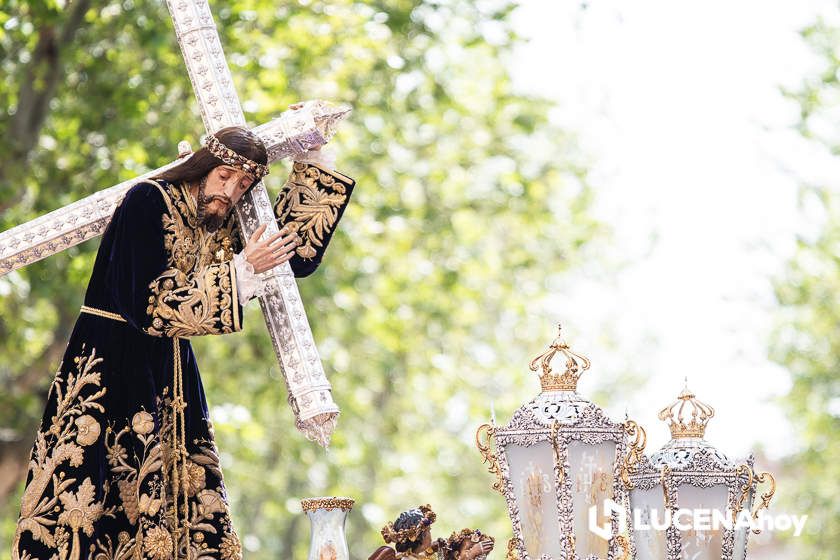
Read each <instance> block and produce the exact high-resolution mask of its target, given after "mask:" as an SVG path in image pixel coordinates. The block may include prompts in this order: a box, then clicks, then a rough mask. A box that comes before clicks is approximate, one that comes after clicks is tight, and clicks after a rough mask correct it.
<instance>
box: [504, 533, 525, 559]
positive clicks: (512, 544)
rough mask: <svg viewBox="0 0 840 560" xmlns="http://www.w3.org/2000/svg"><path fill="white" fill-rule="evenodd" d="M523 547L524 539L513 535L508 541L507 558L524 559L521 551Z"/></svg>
mask: <svg viewBox="0 0 840 560" xmlns="http://www.w3.org/2000/svg"><path fill="white" fill-rule="evenodd" d="M521 547H522V541H520V540H519V539H517V538H516V537H513V538H512V539H510V540H509V541H508V546H507V554H506V555H505V560H522V555H521V554H520V553H519V549H520V548H521Z"/></svg>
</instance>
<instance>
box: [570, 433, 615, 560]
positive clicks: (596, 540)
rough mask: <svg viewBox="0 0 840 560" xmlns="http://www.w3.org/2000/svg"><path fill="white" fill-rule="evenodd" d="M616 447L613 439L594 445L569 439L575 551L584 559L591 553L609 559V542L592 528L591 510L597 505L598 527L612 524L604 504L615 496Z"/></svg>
mask: <svg viewBox="0 0 840 560" xmlns="http://www.w3.org/2000/svg"><path fill="white" fill-rule="evenodd" d="M615 448H616V444H615V442H613V441H605V442H603V443H598V444H595V445H592V444H588V443H584V442H582V441H570V442H569V447H568V452H569V475H570V476H571V479H572V507H573V508H574V522H575V524H574V531H575V551H576V552H577V554H578V556H580V557H581V558H587V557H588V556H589V555H590V554H594V555H595V556H597V557H598V558H606V557H607V555H608V554H609V542H608V541H606V540H604V539H603V538H601V537H599V536H598V535H596V534H595V533H593V532H592V531H590V530H589V509H590V508H592V507H595V508H596V510H597V517H596V519H597V524H598V526H601V527H603V526H604V525H605V524H609V523H610V516H609V515H604V507H603V505H604V500H606V499H607V498H609V499H612V498H613V483H614V479H613V465H614V464H615V462H616V456H615Z"/></svg>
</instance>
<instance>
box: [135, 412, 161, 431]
mask: <svg viewBox="0 0 840 560" xmlns="http://www.w3.org/2000/svg"><path fill="white" fill-rule="evenodd" d="M131 429H132V430H134V431H135V432H136V433H137V434H139V435H141V436H142V435H146V434H148V433H151V431H152V430H154V429H155V420H154V418H152V415H151V414H149V413H148V412H146V411H145V410H141V411H140V412H138V413H137V414H135V415H134V417H133V418H132V419H131Z"/></svg>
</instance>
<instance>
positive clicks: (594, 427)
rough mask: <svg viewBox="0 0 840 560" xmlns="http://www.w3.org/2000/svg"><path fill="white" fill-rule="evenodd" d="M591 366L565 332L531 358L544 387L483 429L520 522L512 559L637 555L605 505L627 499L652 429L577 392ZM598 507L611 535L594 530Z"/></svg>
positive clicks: (482, 442)
mask: <svg viewBox="0 0 840 560" xmlns="http://www.w3.org/2000/svg"><path fill="white" fill-rule="evenodd" d="M556 357H561V358H565V369H564V371H563V372H562V373H556V372H555V371H554V370H553V368H552V361H553V360H554V358H556ZM589 366H590V362H589V360H588V359H587V358H586V357H584V356H582V355H580V354H577V353H575V352H573V351H572V350H571V349H570V348H569V346H568V345H567V344H566V343H565V342H564V341H563V339H562V337H561V335H559V334H558V336H557V338H556V339H555V340H554V342H553V343H552V344H551V346H550V347H549V349H548V350H547V351H545V352H544V353H542V354H540V355H539V356H537V357H536V358H535V359H534V360H533V361H532V362H531V364H530V367H531V370H532V371H538V372H539V375H540V385H541V386H542V392H541V393H540V394H539V395H538V396H537V397H536V398H534V399H533V400H531V401H530V402H528V403H527V404H525V405H523V406H522V407H520V408H519V409H518V410H516V412H515V413H514V414H513V417H512V418H511V420H510V422H509V423H508V424H506V425H503V426H496V425H495V422H494V423H491V424H483V425H481V426H480V427H479V428H478V431H477V433H476V446H477V447H478V449H479V451H480V452H481V454H482V456H483V458H484V461H485V463H488V464H489V467H488V468H489V470H490V472H491V473H492V474H494V475H496V481H495V483H494V485H493V488H494V489H496V490H498V491H499V492H501V493H502V494H503V495H504V497H505V500H506V501H507V506H508V513H509V515H510V518H511V522H512V524H513V538H512V539H511V540H510V542H509V543H508V555H507V558H508V560H515V559H522V560H560V559H563V560H598V559H608V560H619V559H623V558H629V554H630V545H629V540H628V538H627V536H626V535H624V534H621V532H620V527H619V517H618V514H617V513H615V512H612V513H610V514H605V513H604V507H603V506H604V501H605V500H607V499H612V500H614V501H615V502H617V503H619V504H626V498H627V494H626V491H627V485H626V480H627V477H628V473H629V471H628V468H630V467H632V465H633V464H635V463H636V462H637V461H638V460H639V458H640V457H641V456H642V451H643V449H644V440H645V436H644V431H643V430H642V429H641V428H640V427H639V426H638V425H637V424H636V423H635V422H633V421H631V420H626V421H625V422H623V423H622V422H614V421H613V420H611V419H610V418H608V417H607V416H606V414H605V413H604V411H603V410H602V409H601V408H599V407H598V406H596V405H595V404H593V403H591V402H589V401H588V400H586V399H585V398H583V397H582V396H581V395H579V394H578V393H577V383H578V380H579V379H580V376H581V375H582V374H583V372H584V371H586V370H587V369H589ZM494 444H495V445H494ZM494 447H495V449H494ZM593 507H594V508H596V510H595V511H596V516H597V524H598V525H599V527H604V528H605V529H604V532H605V533H606V534H604V535H598V534H596V533H594V532H592V531H590V529H589V515H590V509H591V508H593Z"/></svg>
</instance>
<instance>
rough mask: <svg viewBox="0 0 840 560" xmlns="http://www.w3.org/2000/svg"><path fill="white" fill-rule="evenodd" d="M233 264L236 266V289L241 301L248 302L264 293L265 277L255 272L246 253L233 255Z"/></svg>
mask: <svg viewBox="0 0 840 560" xmlns="http://www.w3.org/2000/svg"><path fill="white" fill-rule="evenodd" d="M233 266H235V267H236V291H237V293H238V294H239V301H241V302H243V305H244V304H245V303H248V302H249V301H251V299H252V298H255V297H259V296H261V295H263V291H264V290H265V283H264V282H263V279H262V278H261V277H260V276H258V275H257V274H256V273H254V267H253V266H251V263H249V262H248V261H247V260H246V259H245V254H244V253H237V254H235V255H234V256H233Z"/></svg>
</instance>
